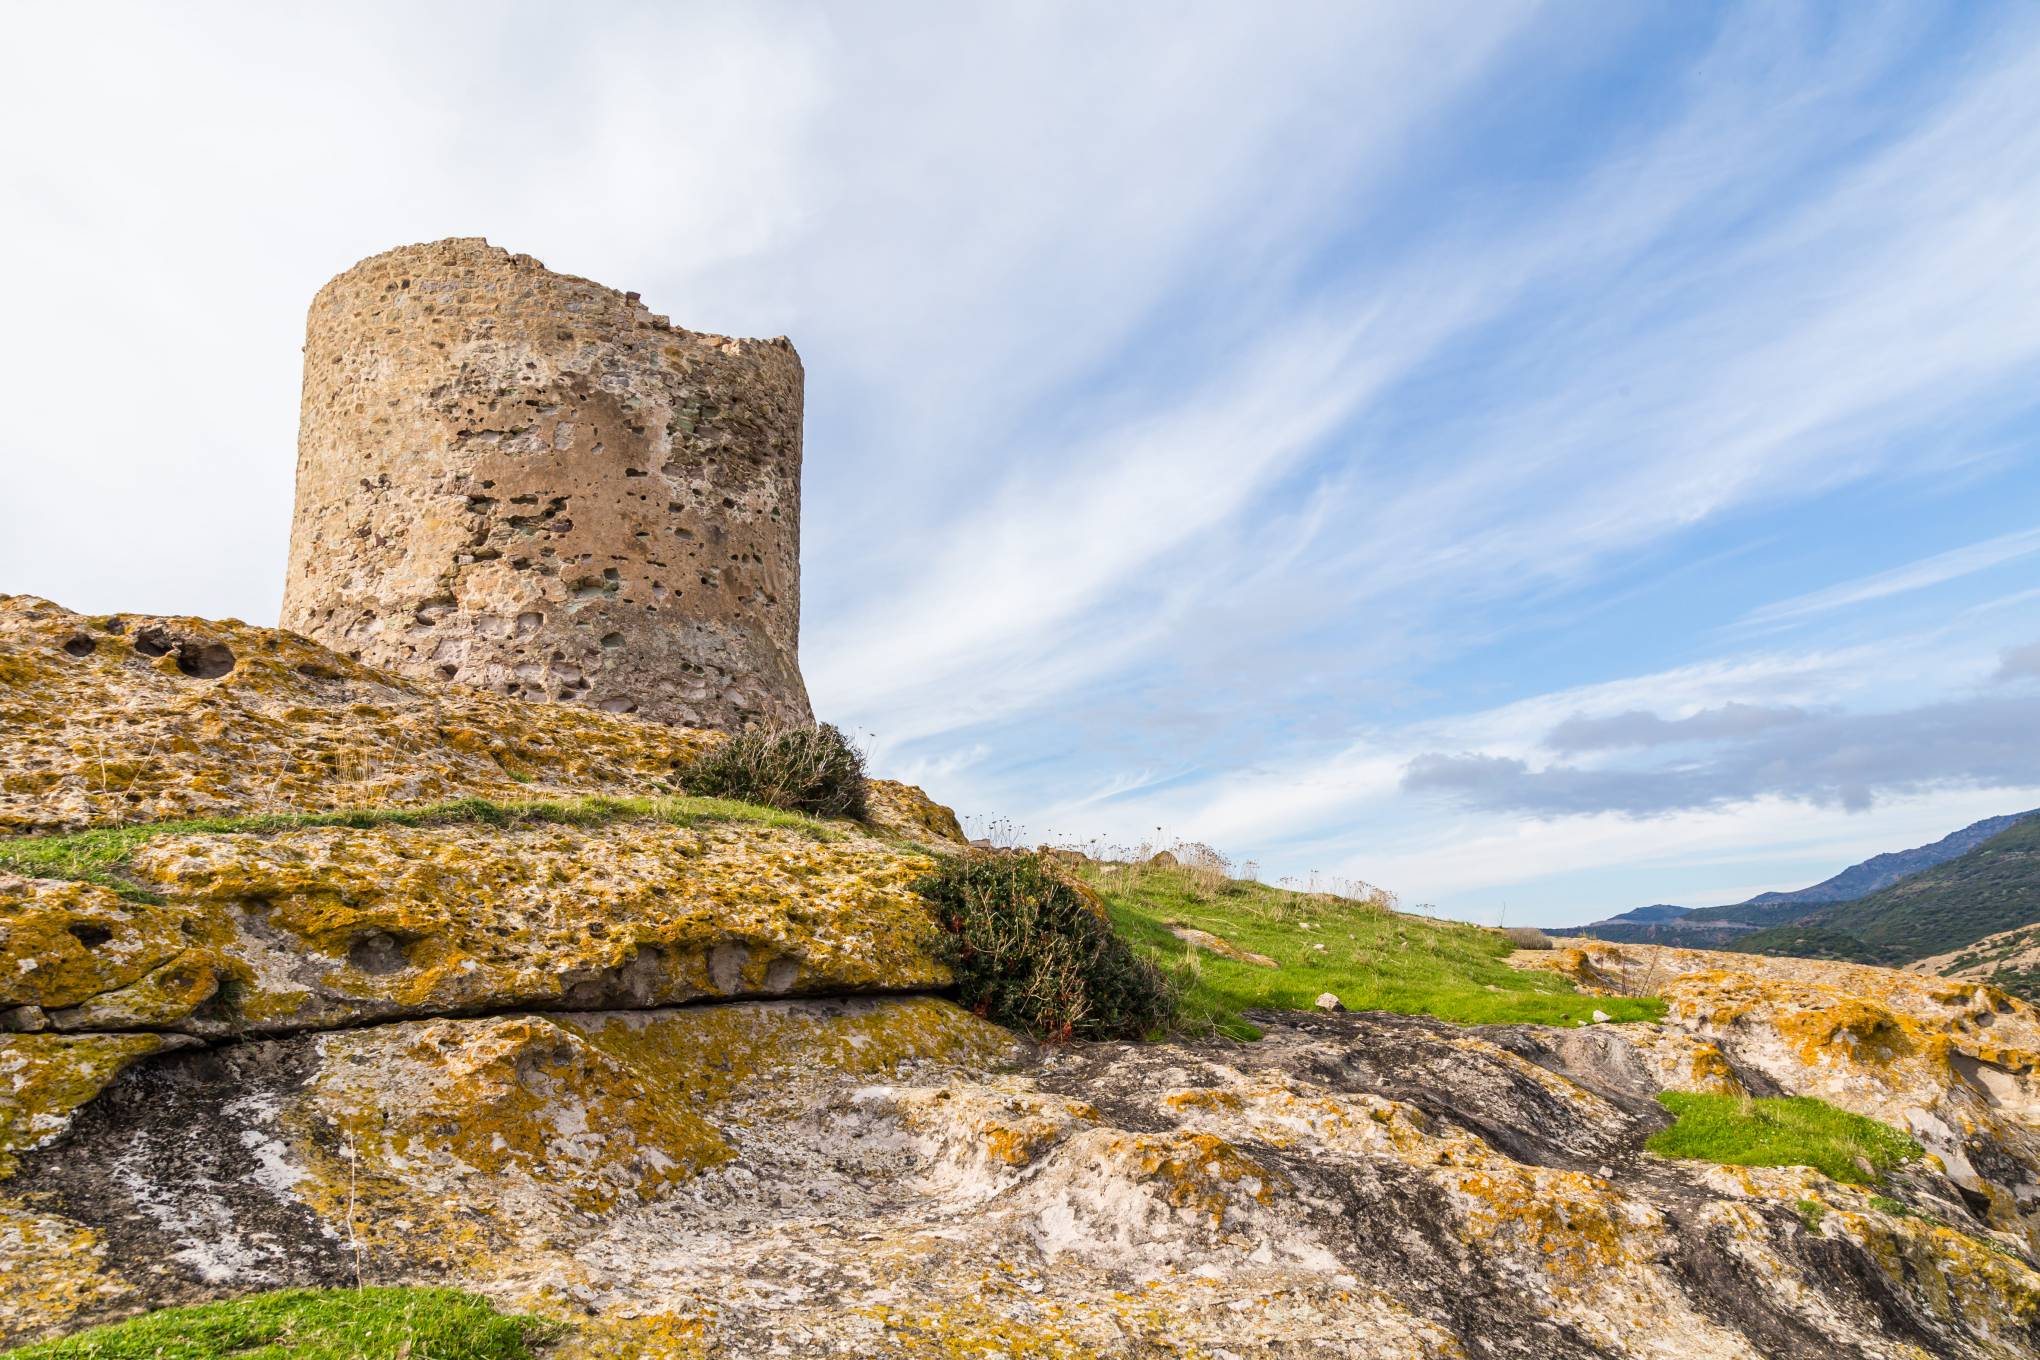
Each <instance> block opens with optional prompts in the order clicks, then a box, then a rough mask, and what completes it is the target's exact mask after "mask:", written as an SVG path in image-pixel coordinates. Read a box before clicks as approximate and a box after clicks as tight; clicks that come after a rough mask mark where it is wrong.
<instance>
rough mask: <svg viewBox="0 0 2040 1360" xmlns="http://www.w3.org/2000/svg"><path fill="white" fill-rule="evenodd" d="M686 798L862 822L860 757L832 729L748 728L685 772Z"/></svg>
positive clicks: (825, 725) (827, 726) (828, 726)
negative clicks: (759, 805) (721, 800)
mask: <svg viewBox="0 0 2040 1360" xmlns="http://www.w3.org/2000/svg"><path fill="white" fill-rule="evenodd" d="M682 782H683V783H685V784H686V786H687V791H688V792H689V793H693V794H698V795H700V796H701V797H704V798H735V799H737V800H739V801H740V802H745V803H763V804H764V805H765V806H767V807H776V808H785V809H786V810H787V811H789V812H805V813H808V814H809V815H810V816H815V817H859V818H861V817H863V816H864V753H863V752H862V751H860V750H858V749H857V748H856V747H855V746H853V745H851V744H850V739H849V738H848V737H846V736H844V735H843V734H842V733H841V732H840V731H838V730H837V729H836V727H835V726H834V725H833V724H830V723H820V724H818V725H816V726H814V727H788V728H782V729H779V730H777V731H773V730H768V729H765V728H757V727H753V728H747V729H746V730H744V731H742V732H739V733H737V734H736V735H735V736H733V737H731V738H730V739H729V740H728V741H725V742H723V743H722V744H721V745H720V746H717V747H716V748H715V749H714V750H712V751H710V752H708V753H707V754H706V755H704V756H702V757H701V758H700V759H698V760H696V761H695V762H694V764H692V765H690V766H689V767H688V768H687V772H686V773H685V774H684V775H683V776H682Z"/></svg>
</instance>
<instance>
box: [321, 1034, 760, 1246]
mask: <svg viewBox="0 0 2040 1360" xmlns="http://www.w3.org/2000/svg"><path fill="white" fill-rule="evenodd" d="M317 1051H318V1055H319V1066H318V1070H317V1073H316V1075H315V1076H314V1077H313V1079H312V1080H311V1082H310V1083H309V1084H308V1085H307V1087H306V1089H305V1091H304V1092H303V1094H302V1096H301V1097H300V1098H299V1099H298V1100H297V1101H296V1102H295V1103H294V1104H293V1105H292V1106H291V1107H290V1108H288V1109H287V1110H286V1111H285V1113H284V1115H283V1122H284V1125H285V1127H286V1128H288V1129H291V1130H292V1131H293V1132H294V1133H295V1134H296V1135H297V1137H296V1139H295V1148H294V1150H295V1151H296V1153H297V1154H298V1156H300V1157H302V1158H303V1159H304V1163H305V1165H306V1167H307V1168H308V1170H309V1173H310V1174H308V1175H306V1176H304V1177H303V1178H302V1179H301V1180H300V1181H299V1183H298V1185H297V1194H298V1196H299V1197H300V1198H301V1199H303V1200H304V1201H305V1202H306V1203H308V1204H309V1205H310V1206H311V1207H312V1208H313V1209H314V1211H315V1212H317V1213H318V1214H319V1215H320V1217H321V1218H323V1219H324V1220H325V1221H327V1222H328V1223H331V1224H333V1225H334V1226H335V1227H336V1228H337V1229H339V1230H341V1231H343V1232H345V1233H346V1234H347V1235H349V1236H350V1238H359V1239H360V1240H362V1241H364V1242H365V1243H367V1244H368V1245H369V1246H370V1247H371V1248H373V1249H375V1250H377V1251H378V1252H397V1253H401V1254H403V1255H406V1256H409V1257H412V1258H414V1259H416V1258H418V1257H420V1256H421V1255H427V1254H428V1253H429V1252H430V1251H431V1250H432V1249H433V1248H435V1247H436V1248H437V1250H438V1254H439V1255H440V1258H441V1259H443V1260H446V1261H448V1262H458V1261H460V1260H461V1259H462V1256H463V1254H464V1253H467V1252H471V1251H474V1250H476V1249H478V1248H479V1249H495V1250H503V1249H507V1248H510V1247H512V1246H516V1245H520V1244H528V1243H537V1242H546V1241H550V1240H552V1239H553V1238H554V1237H555V1236H556V1235H557V1232H558V1225H559V1224H560V1223H562V1222H572V1221H576V1220H581V1221H587V1220H592V1219H593V1218H595V1217H597V1216H599V1215H602V1214H605V1213H607V1212H609V1211H610V1210H612V1209H613V1208H615V1207H616V1206H617V1205H618V1204H619V1202H621V1201H624V1200H632V1201H637V1202H649V1201H651V1200H654V1199H656V1198H658V1197H659V1196H660V1195H661V1194H662V1193H664V1192H666V1191H667V1190H669V1189H671V1188H672V1187H673V1186H675V1185H678V1184H681V1183H682V1182H684V1181H686V1180H687V1179H689V1178H690V1177H692V1176H694V1175H697V1174H699V1173H700V1172H701V1171H702V1170H704V1169H705V1168H707V1167H710V1166H714V1165H716V1164H717V1163H719V1162H722V1161H726V1160H728V1159H729V1158H730V1157H731V1156H733V1155H734V1152H733V1150H732V1149H731V1148H730V1146H729V1144H728V1143H726V1142H725V1141H723V1139H722V1137H721V1135H720V1134H719V1133H717V1131H716V1129H715V1128H714V1126H713V1125H711V1124H709V1123H707V1122H706V1121H704V1120H703V1119H702V1118H701V1117H700V1116H699V1115H697V1114H695V1113H694V1112H693V1111H692V1110H690V1109H688V1108H687V1106H686V1105H685V1104H684V1103H682V1102H677V1101H666V1100H660V1099H657V1098H655V1097H654V1095H653V1093H652V1092H650V1091H649V1090H648V1089H647V1087H646V1084H645V1082H644V1081H643V1080H642V1078H641V1076H640V1074H639V1073H637V1072H635V1071H634V1070H632V1069H631V1068H630V1067H629V1066H628V1065H626V1064H624V1063H621V1062H618V1061H617V1060H616V1059H615V1058H613V1057H611V1056H610V1055H609V1054H607V1053H604V1052H602V1051H601V1050H600V1049H598V1048H596V1047H595V1046H594V1045H592V1044H590V1043H588V1042H587V1040H585V1039H584V1038H582V1037H581V1036H580V1035H578V1034H576V1033H574V1032H573V1031H571V1030H569V1029H566V1028H565V1027H563V1026H560V1025H557V1024H554V1023H553V1022H552V1021H551V1020H549V1019H545V1018H542V1017H538V1016H513V1017H505V1018H502V1019H494V1020H471V1021H459V1020H430V1021H421V1022H417V1023H411V1024H399V1025H386V1026H379V1027H377V1028H374V1029H369V1030H353V1031H346V1032H342V1033H338V1034H328V1035H322V1036H320V1037H319V1039H318V1040H317ZM421 1248H424V1250H421ZM469 1264H472V1262H470V1263H469Z"/></svg>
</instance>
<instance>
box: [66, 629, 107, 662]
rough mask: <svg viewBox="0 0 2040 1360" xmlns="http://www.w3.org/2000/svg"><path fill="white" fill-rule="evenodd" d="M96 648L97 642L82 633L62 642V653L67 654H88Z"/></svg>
mask: <svg viewBox="0 0 2040 1360" xmlns="http://www.w3.org/2000/svg"><path fill="white" fill-rule="evenodd" d="M98 650H99V644H98V643H96V642H94V641H93V640H92V639H91V638H89V637H86V636H85V635H84V634H83V633H80V634H78V635H77V636H76V637H74V638H71V639H70V640H68V641H67V642H65V643H64V653H65V655H67V656H81V657H82V656H90V655H92V654H93V653H94V652H96V651H98Z"/></svg>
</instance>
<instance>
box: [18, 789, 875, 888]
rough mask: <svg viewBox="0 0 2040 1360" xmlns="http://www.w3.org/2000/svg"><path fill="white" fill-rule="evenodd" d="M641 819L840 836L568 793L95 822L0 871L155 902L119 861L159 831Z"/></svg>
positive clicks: (775, 812)
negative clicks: (77, 883) (95, 887)
mask: <svg viewBox="0 0 2040 1360" xmlns="http://www.w3.org/2000/svg"><path fill="white" fill-rule="evenodd" d="M633 818H646V819H650V820H654V821H661V822H669V823H672V824H673V825H675V826H697V825H701V824H703V823H708V822H755V823H758V824H760V825H764V826H778V827H787V828H791V829H793V830H797V831H801V832H804V833H806V834H808V835H811V836H813V837H815V838H816V839H818V840H830V839H833V838H834V837H836V836H837V835H839V834H840V833H839V832H838V831H837V830H836V829H835V828H833V827H830V826H829V825H828V824H827V823H824V822H819V821H816V820H815V819H814V818H812V817H806V816H803V815H801V814H800V813H797V812H783V811H781V810H779V809H778V808H768V807H760V806H758V805H757V804H755V803H739V802H736V801H734V800H732V799H728V798H687V797H673V798H600V797H590V798H567V799H558V800H545V801H532V802H498V801H495V800H492V799H488V798H462V799H458V800H456V801H454V802H450V803H432V804H429V805H427V806H424V807H415V808H350V809H346V810H344V811H340V812H275V813H264V814H261V815H258V816H251V817H207V818H201V819H198V820H194V821H182V822H148V823H144V824H142V825H139V826H109V827H98V828H95V829H93V830H90V831H77V832H72V833H70V834H68V835H60V836H9V837H5V838H0V869H8V870H12V871H13V872H15V873H17V874H24V875H27V876H28V877H31V878H68V879H77V880H80V881H83V882H86V883H97V884H99V885H100V886H102V887H107V888H111V889H113V890H114V891H115V892H117V893H119V894H121V895H122V896H123V897H128V898H133V899H136V900H139V901H154V900H156V899H155V897H154V895H153V894H151V893H148V892H145V891H144V890H142V889H140V888H138V887H136V886H135V885H134V884H133V883H130V882H128V881H127V879H126V878H124V877H123V876H122V874H121V866H122V865H124V864H125V863H126V862H127V860H128V858H129V857H130V856H131V855H133V854H134V853H135V851H136V850H138V849H140V848H141V846H142V845H143V844H144V843H145V842H147V841H149V840H151V839H153V838H155V837H157V836H178V835H221V834H229V833H237V832H245V833H250V834H254V835H267V834H272V833H275V832H278V831H296V830H299V829H301V828H304V827H320V826H347V827H356V828H369V827H379V826H447V825H454V824H459V823H471V824H475V825H486V826H519V825H536V824H554V825H564V826H604V825H607V824H608V823H610V822H618V821H626V820H630V819H633Z"/></svg>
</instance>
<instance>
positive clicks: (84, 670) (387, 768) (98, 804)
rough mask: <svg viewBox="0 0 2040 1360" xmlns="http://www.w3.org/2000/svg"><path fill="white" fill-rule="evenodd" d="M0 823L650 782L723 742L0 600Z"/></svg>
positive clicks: (274, 645)
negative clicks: (3, 735) (0, 737)
mask: <svg viewBox="0 0 2040 1360" xmlns="http://www.w3.org/2000/svg"><path fill="white" fill-rule="evenodd" d="M0 730H4V731H5V732H7V734H8V741H7V742H6V744H5V747H4V749H0V833H6V832H16V831H48V830H66V829H77V828H80V827H85V826H109V825H114V824H117V823H123V822H147V821H166V820H172V819H177V818H188V817H204V816H219V815H226V814H233V813H252V812H278V811H287V810H295V811H306V810H326V809H335V808H347V807H389V806H411V805H422V804H426V803H434V802H441V801H445V800H447V799H452V798H460V797H467V796H483V797H493V798H532V797H549V796H564V795H568V794H646V793H654V792H658V791H660V790H661V789H664V788H667V787H668V786H669V785H670V784H671V782H672V780H673V779H674V777H675V776H676V774H677V773H678V772H679V771H680V770H681V769H683V768H684V767H685V766H686V765H687V764H688V762H689V761H691V760H692V759H693V757H694V756H695V755H696V754H697V753H699V752H700V751H701V750H703V749H705V747H706V746H707V745H708V744H709V743H711V742H712V741H714V740H715V738H714V737H713V736H711V735H710V734H707V733H703V732H696V731H691V730H688V729H685V728H672V727H664V726H661V725H659V724H657V723H651V722H643V721H639V720H637V719H633V718H628V717H622V716H618V715H615V714H609V713H602V712H598V711H596V710H594V709H590V708H585V707H582V706H579V705H572V704H534V703H526V702H524V701H521V700H517V699H510V698H506V697H503V696H500V695H495V694H488V693H484V692H481V691H479V690H471V689H467V688H465V687H463V686H458V685H441V684H435V683H432V682H430V681H422V680H412V679H406V678H403V677H401V676H397V675H394V674H391V673H389V672H385V671H377V670H373V669H371V668H369V667H367V666H363V665H360V664H359V663H357V662H354V661H350V660H348V659H347V658H346V657H344V656H341V655H339V654H337V653H334V652H331V651H328V650H327V649H325V648H324V647H320V646H317V645H316V644H314V643H311V642H307V641H306V640H305V639H303V638H301V637H298V636H297V635H296V634H294V633H287V632H283V631H281V630H279V629H273V628H255V627H251V626H249V625H247V624H244V623H239V622H235V621H232V620H229V621H224V622H214V621H210V620H206V619H192V618H154V617H148V616H138V615H102V616H95V617H87V616H84V615H80V614H73V613H71V612H70V611H69V610H66V609H62V608H59V607H58V606H56V605H54V604H51V603H49V602H48V601H47V600H39V599H36V598H35V597H33V596H26V595H9V596H0Z"/></svg>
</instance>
